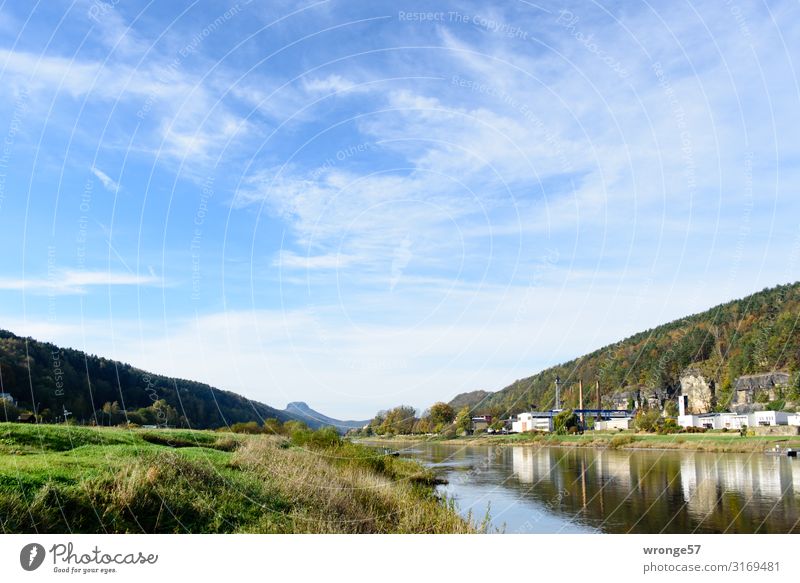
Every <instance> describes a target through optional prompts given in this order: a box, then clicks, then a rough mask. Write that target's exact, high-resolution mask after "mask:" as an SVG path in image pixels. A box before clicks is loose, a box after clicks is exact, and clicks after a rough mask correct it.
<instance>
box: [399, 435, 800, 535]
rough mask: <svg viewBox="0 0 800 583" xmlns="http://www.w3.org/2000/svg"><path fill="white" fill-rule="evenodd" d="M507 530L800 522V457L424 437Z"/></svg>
mask: <svg viewBox="0 0 800 583" xmlns="http://www.w3.org/2000/svg"><path fill="white" fill-rule="evenodd" d="M417 451H418V453H415V454H414V456H415V457H419V458H421V459H422V460H424V461H426V462H427V463H430V464H433V465H436V466H438V467H439V468H441V470H440V471H442V473H444V474H445V475H446V477H447V478H448V479H449V480H450V482H451V483H450V485H449V486H448V488H447V492H448V493H450V494H451V495H454V496H455V497H456V498H457V499H458V501H459V504H461V505H462V507H464V506H467V507H468V508H469V509H470V510H472V511H473V514H474V515H481V513H482V512H481V511H482V509H485V507H486V505H487V504H489V503H490V504H491V508H492V512H491V514H492V516H493V518H494V519H495V522H496V523H497V524H504V525H505V527H506V531H508V532H560V531H568V532H580V531H586V530H602V531H605V532H647V533H659V532H671V533H682V532H769V533H788V532H800V526H798V525H799V524H800V460H796V459H790V458H786V457H777V456H768V455H764V454H710V453H700V452H698V453H695V452H680V451H664V452H659V451H614V450H594V449H566V448H540V449H537V448H532V447H455V446H447V445H426V446H422V447H418V449H417Z"/></svg>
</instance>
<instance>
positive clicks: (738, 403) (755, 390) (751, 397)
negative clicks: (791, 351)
mask: <svg viewBox="0 0 800 583" xmlns="http://www.w3.org/2000/svg"><path fill="white" fill-rule="evenodd" d="M788 386H789V373H785V372H770V373H764V374H753V375H745V376H741V377H739V378H738V379H736V383H735V384H734V386H733V389H734V390H733V404H732V407H733V409H734V410H736V411H742V410H745V409H748V408H751V406H752V405H754V404H756V403H759V402H767V401H774V400H776V399H778V398H780V390H781V389H783V388H785V387H788Z"/></svg>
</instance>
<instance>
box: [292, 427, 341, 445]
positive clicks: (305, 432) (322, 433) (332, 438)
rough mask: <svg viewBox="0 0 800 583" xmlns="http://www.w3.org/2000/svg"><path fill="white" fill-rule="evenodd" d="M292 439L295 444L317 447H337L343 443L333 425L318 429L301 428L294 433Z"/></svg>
mask: <svg viewBox="0 0 800 583" xmlns="http://www.w3.org/2000/svg"><path fill="white" fill-rule="evenodd" d="M291 440H292V443H293V444H294V445H298V446H303V447H311V448H317V449H323V448H327V447H335V446H338V445H340V444H341V443H342V438H341V437H340V436H339V433H338V432H337V431H336V429H334V428H333V427H323V428H321V429H317V430H316V431H311V430H310V429H301V430H298V431H295V432H294V433H292V437H291Z"/></svg>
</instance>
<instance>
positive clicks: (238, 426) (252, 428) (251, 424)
mask: <svg viewBox="0 0 800 583" xmlns="http://www.w3.org/2000/svg"><path fill="white" fill-rule="evenodd" d="M231 431H232V432H233V433H250V434H253V435H255V434H257V433H261V427H260V426H259V424H258V423H256V422H255V421H248V422H247V423H234V424H233V425H231Z"/></svg>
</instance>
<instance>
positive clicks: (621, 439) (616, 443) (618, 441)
mask: <svg viewBox="0 0 800 583" xmlns="http://www.w3.org/2000/svg"><path fill="white" fill-rule="evenodd" d="M634 441H636V437H634V436H633V435H631V434H627V435H615V436H614V437H612V438H611V441H610V442H609V444H608V447H610V448H612V449H617V448H619V447H622V446H624V445H628V444H631V443H633V442H634Z"/></svg>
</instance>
